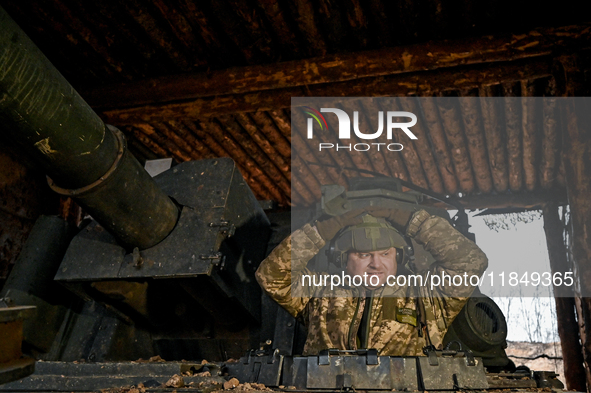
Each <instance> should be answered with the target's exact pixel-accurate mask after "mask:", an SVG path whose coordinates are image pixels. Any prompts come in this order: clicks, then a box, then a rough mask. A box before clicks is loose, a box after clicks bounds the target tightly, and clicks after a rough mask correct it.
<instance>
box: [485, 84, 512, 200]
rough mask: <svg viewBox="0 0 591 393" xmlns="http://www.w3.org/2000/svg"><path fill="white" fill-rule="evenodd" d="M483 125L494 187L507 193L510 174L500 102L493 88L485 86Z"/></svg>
mask: <svg viewBox="0 0 591 393" xmlns="http://www.w3.org/2000/svg"><path fill="white" fill-rule="evenodd" d="M479 94H480V96H481V97H484V98H483V99H482V100H481V101H480V104H481V110H482V125H483V128H484V137H485V139H486V146H487V147H488V161H489V166H490V169H491V175H492V180H493V185H494V187H495V190H496V191H497V192H505V191H506V190H507V188H509V173H508V171H507V165H506V153H505V139H504V134H505V133H504V132H503V130H502V122H501V119H500V111H501V108H500V107H499V104H500V103H499V102H498V101H497V100H495V99H492V97H494V95H495V94H494V92H493V88H492V87H491V86H483V87H482V88H481V89H480V93H479Z"/></svg>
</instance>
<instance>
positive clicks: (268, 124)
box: [250, 112, 291, 160]
mask: <svg viewBox="0 0 591 393" xmlns="http://www.w3.org/2000/svg"><path fill="white" fill-rule="evenodd" d="M250 117H251V118H252V120H253V122H254V123H255V125H256V126H257V127H258V128H259V130H260V131H261V132H262V133H263V134H264V135H265V137H266V138H267V139H268V140H269V142H271V143H272V144H273V146H274V147H275V149H277V151H278V152H279V154H281V155H282V156H283V158H285V159H287V160H289V159H290V157H291V145H290V143H289V141H287V140H286V138H285V137H284V136H283V135H281V132H280V131H279V130H278V129H277V127H276V126H275V124H276V123H275V124H274V123H273V121H272V120H271V119H270V118H269V116H268V114H266V113H264V112H255V113H250ZM290 128H291V127H290Z"/></svg>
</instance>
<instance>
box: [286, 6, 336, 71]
mask: <svg viewBox="0 0 591 393" xmlns="http://www.w3.org/2000/svg"><path fill="white" fill-rule="evenodd" d="M288 5H289V8H290V15H292V17H293V18H294V19H295V22H296V26H297V27H298V29H299V30H300V33H301V34H302V35H303V36H304V40H305V41H306V48H307V49H308V55H309V56H324V55H325V54H326V43H325V42H324V38H323V37H322V36H321V34H320V31H319V30H318V27H317V26H318V23H317V20H316V17H315V12H314V7H313V5H312V3H311V1H310V0H289V1H288ZM281 79H282V78H281Z"/></svg>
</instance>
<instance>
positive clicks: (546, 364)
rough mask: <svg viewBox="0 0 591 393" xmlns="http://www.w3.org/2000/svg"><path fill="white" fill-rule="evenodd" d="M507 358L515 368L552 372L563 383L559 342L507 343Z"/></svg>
mask: <svg viewBox="0 0 591 393" xmlns="http://www.w3.org/2000/svg"><path fill="white" fill-rule="evenodd" d="M507 344H508V345H507V356H509V359H511V360H513V361H514V362H515V365H516V366H521V365H524V366H527V367H529V368H530V369H531V370H535V371H554V372H556V373H557V374H559V376H558V379H560V380H561V381H562V383H564V367H563V364H562V350H561V348H560V343H559V342H554V343H529V342H512V341H508V342H507Z"/></svg>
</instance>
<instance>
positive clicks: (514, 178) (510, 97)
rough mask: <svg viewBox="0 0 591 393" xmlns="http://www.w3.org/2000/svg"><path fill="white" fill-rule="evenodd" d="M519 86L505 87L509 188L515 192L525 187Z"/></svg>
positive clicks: (505, 85) (508, 84)
mask: <svg viewBox="0 0 591 393" xmlns="http://www.w3.org/2000/svg"><path fill="white" fill-rule="evenodd" d="M518 88H519V84H517V83H507V84H504V85H503V92H504V96H505V99H504V100H503V102H504V104H505V105H504V106H505V133H506V137H507V158H508V160H509V187H510V189H511V190H513V191H519V190H521V187H522V185H523V155H522V143H521V142H522V137H521V136H522V134H523V132H522V129H521V98H519V91H518Z"/></svg>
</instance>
